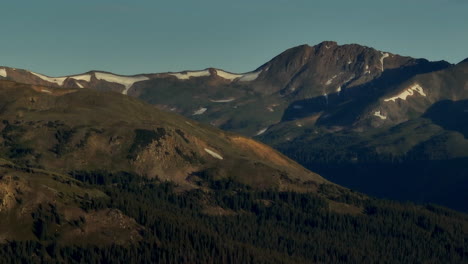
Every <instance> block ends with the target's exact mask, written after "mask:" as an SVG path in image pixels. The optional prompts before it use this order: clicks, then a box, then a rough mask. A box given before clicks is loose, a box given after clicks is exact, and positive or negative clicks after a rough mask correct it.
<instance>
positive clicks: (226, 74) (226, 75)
mask: <svg viewBox="0 0 468 264" xmlns="http://www.w3.org/2000/svg"><path fill="white" fill-rule="evenodd" d="M216 74H217V75H218V76H219V77H221V78H223V79H226V80H230V81H233V80H235V79H237V78H241V77H242V76H243V75H242V74H237V73H230V72H225V71H222V70H216Z"/></svg>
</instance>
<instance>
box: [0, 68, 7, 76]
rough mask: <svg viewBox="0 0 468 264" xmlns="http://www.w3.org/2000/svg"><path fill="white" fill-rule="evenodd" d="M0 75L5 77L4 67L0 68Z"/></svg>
mask: <svg viewBox="0 0 468 264" xmlns="http://www.w3.org/2000/svg"><path fill="white" fill-rule="evenodd" d="M0 76H2V77H5V78H6V77H7V72H6V69H5V68H1V69H0Z"/></svg>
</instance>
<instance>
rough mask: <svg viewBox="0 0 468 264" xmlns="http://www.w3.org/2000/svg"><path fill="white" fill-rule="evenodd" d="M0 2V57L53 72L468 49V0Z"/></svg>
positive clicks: (454, 56)
mask: <svg viewBox="0 0 468 264" xmlns="http://www.w3.org/2000/svg"><path fill="white" fill-rule="evenodd" d="M1 10H2V12H1V15H0V30H1V31H2V37H1V38H0V39H1V40H2V41H1V42H0V65H4V66H11V67H17V68H25V69H29V70H33V71H36V72H41V73H44V74H47V75H51V76H59V75H66V74H72V73H81V72H85V71H88V70H92V69H98V70H107V71H112V72H115V73H120V74H136V73H149V72H164V71H180V70H186V69H204V68H207V67H218V68H223V69H225V70H228V71H232V72H245V71H250V70H253V69H255V68H257V67H258V66H260V65H261V64H263V63H264V62H266V61H268V60H269V59H271V58H272V57H274V56H275V55H277V54H279V53H280V52H282V51H283V50H285V49H288V48H290V47H293V46H296V45H300V44H309V45H315V44H317V43H319V42H321V41H323V40H335V41H337V42H338V43H339V44H347V43H358V44H362V45H366V46H371V47H374V48H376V49H379V50H384V51H389V52H392V53H397V54H401V55H408V56H412V57H424V58H428V59H430V60H442V59H444V60H447V61H449V62H452V63H456V62H459V61H461V60H462V59H464V58H467V57H468V0H353V1H350V0H342V1H338V0H326V1H325V0H324V1H321V0H319V1H312V0H236V1H227V0H170V1H158V0H153V1H150V0H125V1H123V0H93V1H91V0H80V1H78V0H76V1H75V0H15V1H3V2H2V5H1Z"/></svg>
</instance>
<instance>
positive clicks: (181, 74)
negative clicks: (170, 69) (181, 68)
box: [169, 70, 211, 80]
mask: <svg viewBox="0 0 468 264" xmlns="http://www.w3.org/2000/svg"><path fill="white" fill-rule="evenodd" d="M169 75H172V76H175V77H176V78H177V79H179V80H188V79H190V78H191V77H206V76H211V73H210V71H209V70H204V71H188V72H178V73H169Z"/></svg>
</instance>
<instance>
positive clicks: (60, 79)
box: [30, 71, 68, 86]
mask: <svg viewBox="0 0 468 264" xmlns="http://www.w3.org/2000/svg"><path fill="white" fill-rule="evenodd" d="M30 73H31V74H33V75H35V76H37V77H39V78H41V79H42V80H44V81H47V82H51V83H56V84H58V85H60V86H62V85H63V82H64V81H65V80H66V79H67V78H68V77H57V78H54V77H49V76H45V75H42V74H40V73H35V72H32V71H30Z"/></svg>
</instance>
